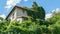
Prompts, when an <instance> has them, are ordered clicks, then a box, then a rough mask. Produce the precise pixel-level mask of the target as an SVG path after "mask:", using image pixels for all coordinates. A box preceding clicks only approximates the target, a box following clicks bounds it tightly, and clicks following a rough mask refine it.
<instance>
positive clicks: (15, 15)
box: [6, 6, 27, 22]
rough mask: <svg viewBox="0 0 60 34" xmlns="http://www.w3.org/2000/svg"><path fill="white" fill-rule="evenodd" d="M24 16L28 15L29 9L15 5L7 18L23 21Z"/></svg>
mask: <svg viewBox="0 0 60 34" xmlns="http://www.w3.org/2000/svg"><path fill="white" fill-rule="evenodd" d="M23 17H27V9H25V8H23V7H19V6H15V7H14V8H13V9H12V10H11V12H10V13H9V14H8V16H7V17H6V19H11V21H13V20H15V19H16V20H17V21H20V22H22V21H23Z"/></svg>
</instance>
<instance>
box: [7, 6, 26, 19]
mask: <svg viewBox="0 0 60 34" xmlns="http://www.w3.org/2000/svg"><path fill="white" fill-rule="evenodd" d="M15 8H19V9H23V10H27V9H26V8H23V7H20V6H15V7H14V8H13V9H12V10H11V12H10V13H9V14H8V15H7V17H6V19H7V18H8V17H9V15H10V14H11V13H12V12H14V10H15Z"/></svg>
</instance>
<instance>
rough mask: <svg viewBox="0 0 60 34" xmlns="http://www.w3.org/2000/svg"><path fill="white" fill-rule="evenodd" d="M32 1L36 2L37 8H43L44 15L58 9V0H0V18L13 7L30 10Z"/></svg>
mask: <svg viewBox="0 0 60 34" xmlns="http://www.w3.org/2000/svg"><path fill="white" fill-rule="evenodd" d="M33 1H36V2H37V4H38V5H39V6H43V8H44V9H45V11H46V14H50V13H51V11H52V10H54V9H56V8H60V5H59V4H60V0H0V16H2V17H4V18H5V17H6V16H7V15H8V14H9V12H10V11H11V10H12V8H13V7H14V6H15V5H17V6H26V7H29V8H30V7H31V6H32V3H33Z"/></svg>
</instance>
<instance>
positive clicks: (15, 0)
mask: <svg viewBox="0 0 60 34" xmlns="http://www.w3.org/2000/svg"><path fill="white" fill-rule="evenodd" d="M20 2H21V0H7V2H6V6H5V8H11V7H12V6H15V5H16V4H17V3H20Z"/></svg>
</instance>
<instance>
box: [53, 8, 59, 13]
mask: <svg viewBox="0 0 60 34" xmlns="http://www.w3.org/2000/svg"><path fill="white" fill-rule="evenodd" d="M53 12H55V13H59V12H60V9H59V8H56V9H55V10H52V13H53Z"/></svg>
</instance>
